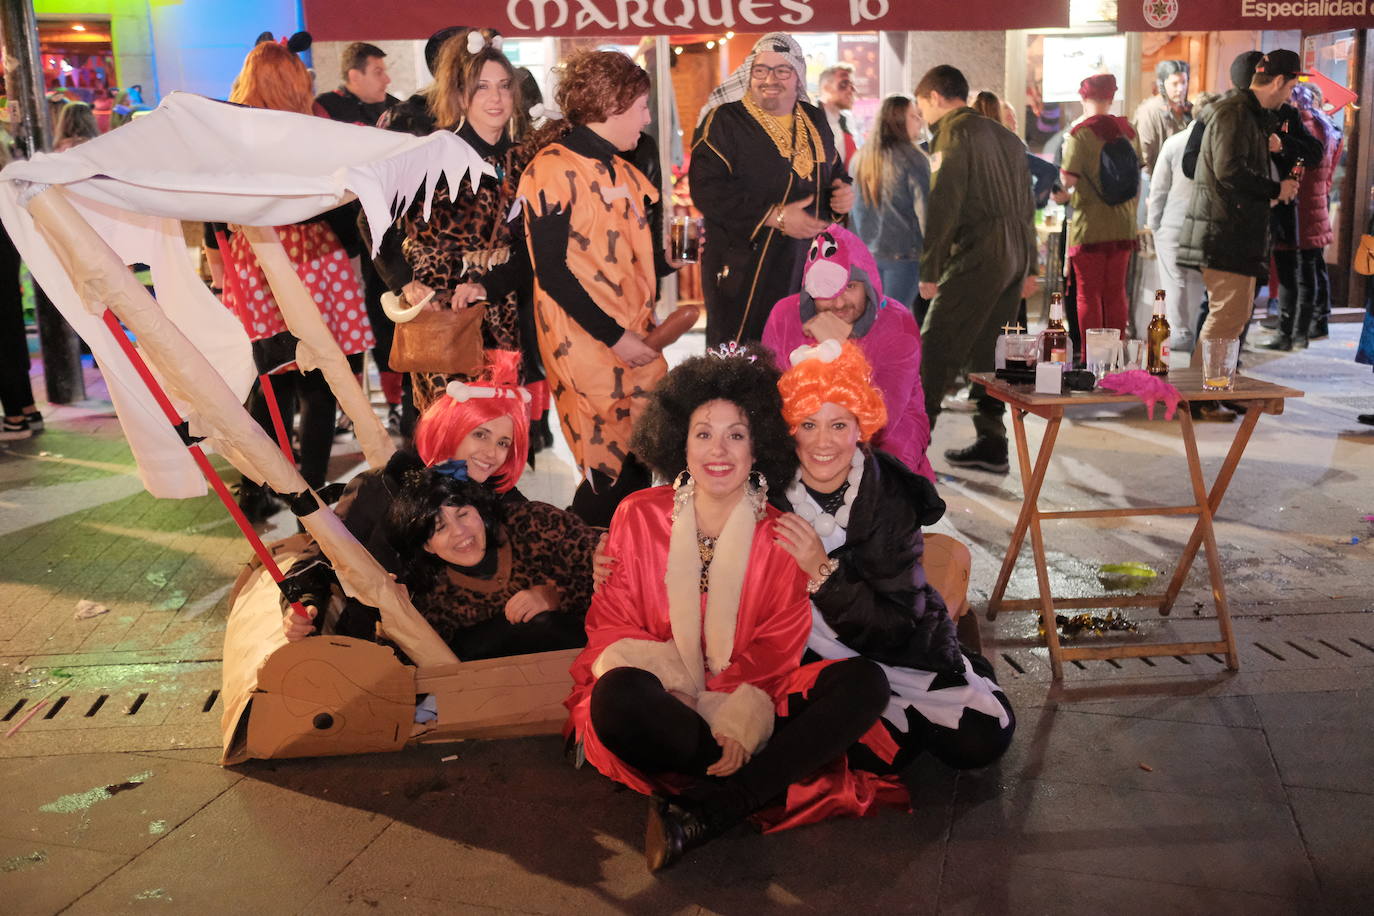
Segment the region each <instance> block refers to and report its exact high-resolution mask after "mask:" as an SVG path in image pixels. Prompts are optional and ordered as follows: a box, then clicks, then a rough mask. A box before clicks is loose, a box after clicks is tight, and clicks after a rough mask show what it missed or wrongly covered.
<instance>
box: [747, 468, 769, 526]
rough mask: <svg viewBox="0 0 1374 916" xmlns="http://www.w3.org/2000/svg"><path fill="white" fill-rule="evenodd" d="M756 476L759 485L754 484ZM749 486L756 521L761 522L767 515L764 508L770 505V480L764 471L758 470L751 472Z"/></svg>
mask: <svg viewBox="0 0 1374 916" xmlns="http://www.w3.org/2000/svg"><path fill="white" fill-rule="evenodd" d="M756 475H757V477H758V482H757V483H755V482H754V477H755V476H756ZM749 484H750V489H749V500H750V502H751V503H752V504H753V507H754V520H755V521H759V520H761V519H762V518H763V517H764V515H765V514H766V513H765V510H764V507H765V506H767V505H768V478H767V477H765V476H764V474H763V471H760V470H757V469H756V470H753V471H750V472H749Z"/></svg>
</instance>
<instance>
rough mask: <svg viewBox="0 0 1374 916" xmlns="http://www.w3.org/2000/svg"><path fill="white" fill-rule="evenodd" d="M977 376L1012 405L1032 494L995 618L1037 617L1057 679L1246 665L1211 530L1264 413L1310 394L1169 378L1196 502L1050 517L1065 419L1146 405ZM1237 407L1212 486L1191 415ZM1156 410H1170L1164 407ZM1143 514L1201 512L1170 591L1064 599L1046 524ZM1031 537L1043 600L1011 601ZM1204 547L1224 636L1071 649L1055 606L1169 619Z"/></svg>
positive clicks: (1196, 374)
mask: <svg viewBox="0 0 1374 916" xmlns="http://www.w3.org/2000/svg"><path fill="white" fill-rule="evenodd" d="M972 380H973V381H975V382H977V383H979V384H981V385H983V386H984V387H986V388H987V391H988V394H990V395H992V396H993V397H995V398H997V399H998V400H1001V401H1004V402H1006V404H1007V406H1009V407H1010V408H1011V418H1012V427H1013V429H1014V431H1015V435H1016V457H1017V460H1018V462H1019V463H1020V467H1021V480H1022V482H1023V483H1022V486H1023V490H1024V496H1023V497H1022V503H1021V512H1020V514H1019V515H1018V516H1017V519H1016V527H1015V528H1013V529H1012V534H1011V542H1010V543H1009V544H1008V545H1007V555H1006V558H1005V559H1004V560H1003V561H1002V569H1001V572H999V573H998V575H997V584H996V585H995V586H994V588H993V590H992V596H991V599H990V600H989V602H988V610H987V617H988V619H989V620H995V619H996V617H997V614H998V612H999V611H1003V610H1007V611H1035V610H1038V611H1039V612H1040V619H1041V621H1042V623H1043V626H1044V630H1045V642H1046V644H1047V646H1048V648H1049V653H1050V670H1051V672H1052V673H1053V676H1054V679H1055V680H1061V679H1062V678H1063V676H1064V661H1065V660H1073V659H1093V658H1099V659H1105V658H1136V657H1141V656H1159V655H1205V654H1207V653H1212V652H1222V653H1225V655H1226V664H1227V667H1228V668H1231V669H1232V670H1235V669H1236V668H1237V667H1238V666H1239V660H1238V658H1237V656H1236V641H1235V637H1234V636H1233V635H1232V633H1231V613H1230V609H1229V608H1228V606H1227V603H1226V585H1225V582H1224V581H1223V578H1222V572H1221V559H1220V557H1219V555H1218V553H1217V544H1216V536H1215V534H1214V532H1213V530H1212V519H1213V517H1214V516H1215V514H1216V511H1217V508H1218V507H1219V506H1220V505H1221V500H1222V497H1224V496H1225V495H1226V488H1227V487H1228V486H1229V485H1230V483H1231V477H1232V475H1233V474H1234V473H1235V470H1236V465H1238V464H1239V463H1240V458H1241V455H1242V454H1244V452H1245V446H1246V445H1247V444H1248V443H1249V441H1250V434H1251V433H1252V432H1253V431H1254V429H1255V424H1256V423H1257V422H1258V421H1259V417H1260V414H1262V413H1270V414H1281V413H1283V402H1284V399H1286V398H1296V397H1302V394H1303V393H1302V392H1301V391H1297V390H1295V389H1293V388H1285V387H1283V386H1281V385H1274V384H1270V383H1269V382H1263V381H1260V380H1259V379H1254V378H1248V377H1245V376H1237V378H1236V382H1235V388H1234V389H1233V390H1231V391H1209V390H1207V389H1205V388H1203V387H1202V373H1201V370H1199V369H1178V370H1174V371H1173V372H1170V373H1169V376H1168V380H1169V383H1170V384H1171V385H1173V386H1174V387H1175V388H1177V389H1178V390H1179V393H1180V394H1182V395H1183V398H1184V400H1183V401H1182V402H1180V404H1179V408H1178V412H1177V414H1176V417H1177V419H1178V423H1179V428H1180V431H1181V433H1182V436H1183V448H1184V453H1185V455H1186V456H1187V465H1188V474H1189V477H1190V478H1191V481H1192V487H1193V497H1194V502H1193V503H1191V504H1188V505H1181V506H1144V507H1138V508H1137V507H1132V508H1112V509H1073V510H1055V511H1043V510H1041V508H1040V505H1039V500H1040V488H1041V486H1042V485H1043V484H1044V481H1045V472H1046V470H1047V469H1048V468H1049V463H1050V456H1051V455H1052V454H1053V452H1054V443H1055V439H1056V437H1057V436H1058V435H1059V424H1060V422H1061V421H1062V420H1063V419H1064V409H1065V408H1066V407H1089V406H1093V405H1100V404H1123V403H1137V404H1138V403H1140V400H1139V398H1137V397H1135V396H1134V395H1121V394H1114V393H1111V392H1107V391H1075V392H1066V393H1064V394H1036V393H1035V386H1033V385H1014V384H1011V383H1008V382H1005V381H1002V380H1000V379H998V378H997V377H996V376H995V375H993V374H992V373H976V374H974V375H973V376H972ZM1221 400H1226V401H1235V402H1241V403H1244V404H1245V405H1246V406H1247V407H1248V408H1249V410H1247V411H1246V413H1245V415H1244V416H1243V417H1242V418H1241V419H1240V422H1239V423H1238V424H1237V429H1236V434H1235V438H1234V439H1233V440H1232V441H1231V448H1230V450H1229V451H1228V452H1227V453H1226V459H1225V460H1224V461H1223V462H1222V464H1221V469H1220V471H1218V472H1217V476H1216V480H1215V481H1213V483H1212V487H1211V489H1210V490H1208V488H1207V485H1206V483H1205V481H1204V480H1203V476H1202V462H1201V460H1200V458H1199V457H1198V448H1197V437H1196V436H1195V435H1194V430H1193V420H1192V416H1191V414H1190V413H1189V410H1188V402H1190V401H1191V402H1206V401H1212V402H1215V401H1221ZM1155 410H1156V411H1163V410H1164V406H1163V405H1162V404H1157V405H1156V406H1155ZM1028 413H1029V414H1035V415H1036V416H1038V417H1041V418H1043V419H1044V420H1045V421H1046V426H1045V435H1044V438H1043V439H1042V440H1041V443H1040V450H1039V451H1038V452H1037V453H1036V454H1035V455H1034V456H1033V457H1032V455H1031V452H1030V446H1029V445H1028V443H1027V440H1026V424H1025V417H1026V414H1028ZM1144 515H1196V516H1197V523H1196V524H1195V525H1194V526H1193V531H1192V534H1191V535H1189V537H1188V542H1187V545H1186V546H1185V547H1184V549H1183V555H1182V556H1181V557H1180V559H1179V562H1178V565H1177V567H1176V568H1175V569H1174V573H1173V576H1172V578H1171V579H1170V580H1169V586H1168V588H1167V589H1165V591H1164V592H1163V593H1160V594H1150V595H1113V596H1108V595H1104V596H1099V597H1087V598H1083V597H1075V598H1055V597H1054V596H1053V595H1052V594H1051V592H1050V580H1049V571H1048V568H1047V567H1046V564H1045V539H1044V535H1043V533H1042V531H1041V528H1040V523H1041V522H1042V521H1044V520H1051V519H1068V518H1116V519H1123V518H1135V517H1138V516H1144ZM1027 531H1030V536H1031V553H1032V555H1033V556H1034V559H1035V575H1036V580H1037V582H1038V585H1039V591H1040V596H1039V597H1038V598H1030V599H1017V600H1005V599H1004V598H1003V595H1004V594H1005V593H1006V589H1007V583H1008V582H1009V581H1010V579H1011V573H1012V570H1013V569H1014V568H1015V567H1016V560H1017V556H1018V554H1019V553H1020V552H1021V545H1022V543H1024V541H1025V537H1026V532H1027ZM1199 546H1202V547H1204V548H1205V550H1206V554H1207V570H1208V575H1209V577H1210V579H1211V584H1212V600H1213V602H1214V603H1215V605H1216V610H1217V623H1218V625H1219V627H1220V631H1221V633H1220V635H1221V638H1220V639H1219V640H1216V641H1214V642H1182V643H1154V644H1141V643H1126V644H1119V645H1099V646H1072V647H1063V646H1061V645H1060V644H1059V631H1058V629H1057V628H1056V625H1055V609H1056V607H1058V608H1065V609H1070V608H1074V609H1081V608H1102V607H1157V608H1158V610H1159V613H1160V614H1164V615H1167V614H1168V613H1169V612H1170V611H1171V610H1172V609H1173V605H1174V601H1175V599H1177V597H1178V593H1179V590H1180V589H1181V588H1182V587H1183V580H1184V579H1185V578H1186V577H1187V575H1188V570H1189V569H1190V568H1192V565H1193V560H1194V559H1195V558H1196V556H1197V551H1198V547H1199Z"/></svg>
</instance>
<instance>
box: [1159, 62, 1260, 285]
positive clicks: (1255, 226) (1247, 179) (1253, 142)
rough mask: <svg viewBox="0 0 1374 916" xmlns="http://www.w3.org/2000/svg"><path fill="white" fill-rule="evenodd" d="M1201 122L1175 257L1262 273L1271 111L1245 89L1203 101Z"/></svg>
mask: <svg viewBox="0 0 1374 916" xmlns="http://www.w3.org/2000/svg"><path fill="white" fill-rule="evenodd" d="M1199 120H1201V121H1203V122H1204V123H1205V125H1206V127H1205V129H1204V131H1203V135H1202V150H1201V153H1200V154H1199V156H1198V161H1197V172H1196V179H1195V181H1194V183H1193V199H1192V202H1191V203H1190V204H1189V205H1188V214H1187V215H1186V216H1185V217H1184V218H1183V227H1182V229H1181V230H1180V232H1179V240H1178V263H1179V265H1181V266H1183V267H1196V268H1199V269H1200V268H1204V267H1206V268H1211V269H1213V270H1224V271H1227V272H1228V273H1234V274H1243V275H1245V276H1252V277H1256V278H1265V277H1268V276H1269V250H1270V243H1271V237H1270V231H1269V226H1270V223H1269V220H1270V213H1269V202H1270V201H1271V200H1273V199H1274V198H1276V197H1278V196H1279V183H1278V182H1277V181H1275V180H1274V179H1273V178H1271V177H1270V170H1269V135H1270V133H1272V132H1273V128H1274V124H1273V116H1272V114H1271V113H1270V112H1268V111H1266V110H1265V109H1264V108H1263V107H1262V106H1261V105H1260V103H1259V100H1258V99H1257V98H1255V94H1254V93H1253V92H1251V91H1250V90H1249V89H1243V90H1240V91H1238V92H1236V93H1234V94H1230V95H1227V96H1225V97H1224V98H1222V99H1221V100H1220V101H1218V102H1217V103H1216V104H1215V105H1212V106H1211V107H1209V108H1205V109H1203V111H1202V112H1201V114H1200V117H1199Z"/></svg>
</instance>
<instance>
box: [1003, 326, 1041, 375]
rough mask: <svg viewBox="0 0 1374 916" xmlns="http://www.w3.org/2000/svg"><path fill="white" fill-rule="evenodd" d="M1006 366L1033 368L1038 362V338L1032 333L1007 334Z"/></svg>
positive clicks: (1011, 367)
mask: <svg viewBox="0 0 1374 916" xmlns="http://www.w3.org/2000/svg"><path fill="white" fill-rule="evenodd" d="M1006 341H1007V350H1006V359H1007V368H1008V369H1034V368H1035V364H1036V363H1037V362H1039V356H1040V339H1039V338H1038V337H1037V336H1036V335H1034V334H1007V335H1006Z"/></svg>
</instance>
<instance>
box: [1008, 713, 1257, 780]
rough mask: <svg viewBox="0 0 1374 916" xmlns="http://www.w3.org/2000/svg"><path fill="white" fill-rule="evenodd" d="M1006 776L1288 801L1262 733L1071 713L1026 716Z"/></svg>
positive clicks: (1021, 715) (1019, 720)
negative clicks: (1284, 796) (1147, 768)
mask: <svg viewBox="0 0 1374 916" xmlns="http://www.w3.org/2000/svg"><path fill="white" fill-rule="evenodd" d="M1145 767H1149V768H1150V769H1149V770H1146V769H1145ZM999 770H1000V772H1001V773H1002V774H1003V776H1004V778H1006V779H1036V778H1042V779H1050V780H1054V781H1056V782H1063V783H1079V784H1088V785H1097V786H1113V787H1118V788H1125V789H1137V790H1140V791H1144V792H1178V793H1184V794H1188V795H1205V796H1211V797H1215V798H1238V799H1239V798H1243V799H1265V800H1267V801H1273V802H1281V801H1282V800H1283V786H1282V784H1281V783H1280V782H1279V779H1278V774H1277V773H1276V772H1275V771H1274V765H1273V761H1272V760H1271V759H1270V756H1269V748H1268V747H1267V746H1266V744H1265V741H1264V735H1263V734H1261V733H1260V732H1259V731H1258V730H1256V729H1252V728H1231V727H1226V726H1219V725H1200V724H1196V723H1193V722H1177V721H1160V720H1156V719H1143V718H1137V717H1131V716H1111V715H1098V714H1089V713H1082V712H1077V711H1073V710H1071V709H1069V708H1067V707H1065V706H1059V707H1044V708H1039V709H1036V708H1030V709H1022V710H1021V711H1020V712H1019V713H1018V717H1017V726H1016V737H1015V739H1014V740H1013V741H1012V744H1011V747H1010V748H1009V749H1008V750H1007V753H1006V756H1005V757H1003V758H1002V761H1001V763H1000V764H999Z"/></svg>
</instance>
